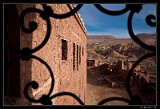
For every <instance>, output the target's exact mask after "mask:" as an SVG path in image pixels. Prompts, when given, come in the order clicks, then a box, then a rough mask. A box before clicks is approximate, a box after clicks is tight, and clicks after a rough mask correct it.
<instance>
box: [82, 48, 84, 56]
mask: <svg viewBox="0 0 160 109" xmlns="http://www.w3.org/2000/svg"><path fill="white" fill-rule="evenodd" d="M83 54H84V47H82V56H83Z"/></svg>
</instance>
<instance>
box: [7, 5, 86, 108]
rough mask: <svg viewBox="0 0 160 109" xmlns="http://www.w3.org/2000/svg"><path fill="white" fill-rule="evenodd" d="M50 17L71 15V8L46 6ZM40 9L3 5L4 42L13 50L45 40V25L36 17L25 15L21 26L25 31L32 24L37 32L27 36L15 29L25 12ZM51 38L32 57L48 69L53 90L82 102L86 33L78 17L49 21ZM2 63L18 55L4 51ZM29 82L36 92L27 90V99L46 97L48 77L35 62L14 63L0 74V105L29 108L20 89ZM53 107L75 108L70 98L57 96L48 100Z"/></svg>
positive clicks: (35, 15)
mask: <svg viewBox="0 0 160 109" xmlns="http://www.w3.org/2000/svg"><path fill="white" fill-rule="evenodd" d="M47 5H48V6H51V8H52V9H53V11H54V13H57V14H63V13H67V12H69V11H71V10H72V9H73V8H74V6H73V5H72V4H68V5H67V4H47ZM31 7H32V8H37V9H41V10H43V8H42V5H40V4H17V5H11V4H4V21H5V23H4V38H5V40H7V41H8V43H9V44H10V45H11V46H13V47H14V48H17V49H23V48H30V49H34V48H35V47H37V46H38V45H39V44H41V42H42V41H43V39H44V38H45V35H46V31H47V23H46V22H45V21H44V20H43V19H42V17H40V15H39V14H38V13H34V12H33V13H28V14H27V15H26V17H25V20H24V21H25V26H26V27H28V28H29V26H28V24H29V22H30V21H35V22H37V24H38V28H37V29H36V30H35V31H34V32H33V33H31V34H26V33H24V32H23V31H22V30H21V28H20V26H19V16H20V14H21V12H22V11H23V10H24V9H26V8H31ZM50 21H51V35H50V38H49V40H48V42H47V43H46V45H45V46H44V47H43V48H42V49H40V50H38V51H37V52H35V53H33V55H35V56H37V57H39V58H41V59H42V60H44V61H45V62H46V63H47V64H48V65H49V66H50V68H51V69H52V71H53V74H54V79H55V84H54V90H53V92H52V94H51V95H53V94H55V93H58V92H63V91H65V92H72V93H74V94H76V95H77V96H78V97H79V98H80V99H81V100H82V101H83V102H85V96H86V95H85V93H86V39H87V38H86V30H85V27H84V25H83V22H82V21H81V18H80V16H79V15H78V14H77V13H75V14H74V15H72V16H70V17H68V18H65V19H55V18H52V17H50ZM5 56H6V57H5V63H8V62H10V61H11V60H13V59H14V58H15V57H16V56H18V54H17V53H16V52H14V51H11V50H10V49H8V48H6V49H5ZM30 81H37V82H38V84H39V88H38V89H31V90H30V95H31V96H33V98H35V99H39V98H40V97H41V95H42V94H48V92H49V89H50V86H51V77H50V73H49V71H48V69H47V68H46V67H45V66H44V64H42V63H41V62H39V61H38V60H36V59H34V58H31V59H30V60H29V61H23V60H21V59H20V60H17V61H16V62H14V63H13V64H12V65H11V67H10V68H9V70H8V71H7V73H6V72H5V73H4V87H5V90H4V95H5V96H4V100H5V101H4V103H5V104H13V105H28V104H29V105H30V104H32V103H31V102H29V101H28V100H27V99H26V98H25V97H24V93H23V90H24V87H25V85H26V84H27V83H28V82H30ZM52 102H53V104H56V105H64V104H71V105H72V104H79V103H78V102H77V101H76V100H75V99H74V98H72V97H70V96H61V97H57V98H55V99H53V100H52Z"/></svg>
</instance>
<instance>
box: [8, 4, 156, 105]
mask: <svg viewBox="0 0 160 109" xmlns="http://www.w3.org/2000/svg"><path fill="white" fill-rule="evenodd" d="M82 6H83V4H79V5H77V6H76V7H75V8H74V9H73V10H71V11H70V12H68V13H65V14H56V13H54V11H53V10H52V8H51V7H50V6H47V5H46V4H42V7H43V10H40V9H36V8H27V9H25V10H23V11H22V12H21V14H20V27H21V29H22V30H23V31H24V32H25V33H27V34H29V33H32V32H33V31H35V30H36V29H37V27H38V24H37V23H36V22H34V21H31V22H30V23H29V28H26V27H25V24H24V19H25V16H26V15H27V14H28V13H39V14H40V16H41V17H42V18H43V20H45V21H46V23H47V31H46V36H45V38H44V40H43V42H42V43H41V44H40V45H39V46H38V47H36V48H34V49H29V48H23V49H22V50H18V49H16V48H13V47H11V46H10V45H9V44H8V47H9V49H12V50H13V51H15V52H17V53H19V54H20V56H19V57H16V58H15V59H14V60H13V61H12V62H11V63H10V64H9V66H10V65H11V64H12V63H14V62H15V61H16V60H18V59H20V58H21V59H22V60H25V61H29V60H30V59H31V58H34V59H36V60H38V61H40V62H41V63H43V64H44V65H45V66H46V68H47V69H48V71H49V73H50V76H51V79H52V83H51V87H50V91H49V93H48V94H47V95H45V94H43V95H42V96H41V97H40V98H39V99H38V100H35V99H33V98H32V97H30V96H29V94H28V88H29V87H30V86H32V88H34V89H37V88H38V83H37V82H36V81H31V82H30V83H28V84H26V86H25V88H24V95H25V97H26V98H27V99H28V100H29V101H30V102H34V103H42V104H43V105H51V104H52V101H51V100H52V99H54V98H55V97H58V96H64V95H67V96H71V97H73V98H74V99H75V100H77V101H78V102H79V103H80V104H81V105H85V103H84V102H83V101H82V100H81V99H80V98H79V97H77V96H76V95H75V94H73V93H70V92H61V93H57V94H54V95H51V92H52V91H53V89H54V75H53V72H52V69H51V68H50V66H49V65H48V64H47V63H46V62H45V61H43V60H42V59H41V58H39V57H37V56H34V55H32V53H34V52H37V51H38V50H40V49H41V48H42V47H43V46H44V45H45V44H46V43H47V41H48V39H49V38H50V33H51V22H50V17H53V18H56V19H63V18H67V17H69V16H71V15H73V14H75V13H76V12H77V11H78V10H79V9H81V7H82ZM94 6H95V7H96V8H97V9H98V10H99V11H101V12H103V13H105V14H108V15H113V16H116V15H122V14H124V13H126V12H128V11H130V13H129V17H128V32H129V34H130V36H131V38H132V39H133V40H134V41H135V42H136V43H137V44H139V45H140V46H141V47H143V48H145V49H147V50H149V51H151V52H152V53H149V54H145V55H144V56H142V57H141V58H139V59H138V60H137V61H136V62H135V63H134V65H133V66H132V68H131V69H130V71H129V72H128V75H127V78H126V80H125V87H126V90H127V93H128V95H129V96H130V100H128V99H126V98H123V97H110V98H106V99H104V100H102V101H100V102H99V103H98V105H102V104H104V103H107V102H109V101H112V100H120V101H124V102H127V103H128V104H129V105H141V104H144V103H142V100H141V99H140V97H139V96H138V95H133V93H132V91H131V89H130V86H129V81H130V79H131V76H132V73H133V70H134V68H135V67H136V66H137V65H138V64H139V63H140V62H141V61H143V60H144V59H146V58H149V57H152V56H156V47H155V46H152V45H147V44H145V43H143V42H142V41H141V40H140V39H139V38H138V37H137V36H136V35H135V34H134V32H133V29H132V18H133V16H134V14H135V13H139V12H140V11H141V9H142V8H143V7H142V6H143V5H142V4H126V7H125V8H124V9H122V10H118V11H111V10H108V9H105V8H104V7H103V6H101V5H99V4H94ZM152 19H153V20H155V19H156V17H155V16H154V15H148V16H147V17H146V23H147V24H148V25H149V26H152V27H156V22H153V21H152Z"/></svg>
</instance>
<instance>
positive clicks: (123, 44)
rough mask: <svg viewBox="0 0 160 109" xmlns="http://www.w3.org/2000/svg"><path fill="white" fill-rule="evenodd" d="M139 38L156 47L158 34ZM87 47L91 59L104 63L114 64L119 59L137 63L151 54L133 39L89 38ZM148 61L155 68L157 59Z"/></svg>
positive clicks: (112, 37)
mask: <svg viewBox="0 0 160 109" xmlns="http://www.w3.org/2000/svg"><path fill="white" fill-rule="evenodd" d="M137 36H138V38H139V39H140V40H142V41H143V42H144V43H146V44H149V45H154V46H156V34H147V33H142V34H138V35H137ZM99 37H100V38H99ZM98 38H99V39H98ZM87 47H88V58H89V59H101V60H103V61H104V62H108V61H109V62H112V61H116V60H118V59H129V60H131V61H136V60H137V59H138V58H140V57H141V56H143V55H144V54H146V53H149V52H150V51H148V50H146V49H144V48H142V47H141V46H139V45H138V44H137V43H136V42H134V41H133V40H132V39H118V38H116V37H114V36H89V37H88V44H87ZM146 60H147V61H148V62H150V64H152V65H151V66H153V65H154V66H155V60H156V57H151V58H148V59H146ZM145 63H147V62H145ZM148 66H149V65H148Z"/></svg>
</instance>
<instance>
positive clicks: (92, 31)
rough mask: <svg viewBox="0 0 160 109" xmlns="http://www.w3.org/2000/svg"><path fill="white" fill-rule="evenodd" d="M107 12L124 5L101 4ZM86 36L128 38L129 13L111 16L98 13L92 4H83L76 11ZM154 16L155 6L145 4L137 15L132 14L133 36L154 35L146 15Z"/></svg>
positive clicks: (121, 7)
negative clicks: (147, 22)
mask: <svg viewBox="0 0 160 109" xmlns="http://www.w3.org/2000/svg"><path fill="white" fill-rule="evenodd" d="M102 6H103V7H104V8H106V9H109V10H114V11H116V10H120V9H123V8H124V7H125V4H102ZM78 13H79V14H80V16H81V18H82V20H83V22H84V25H85V27H86V29H87V34H88V35H114V36H116V37H117V38H129V37H130V36H129V33H128V29H127V20H128V15H129V13H130V11H128V12H127V13H125V14H123V15H118V16H111V15H107V14H105V13H103V12H101V11H99V10H98V9H97V8H96V7H95V6H94V5H93V4H84V5H83V6H82V8H81V9H80V10H79V11H78ZM149 14H153V15H156V5H154V4H145V5H143V8H142V10H141V11H140V12H139V13H136V14H134V17H133V20H132V24H133V31H134V33H135V34H139V33H151V34H154V33H156V28H155V27H150V26H148V25H147V24H146V21H145V18H146V17H147V15H149Z"/></svg>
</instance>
